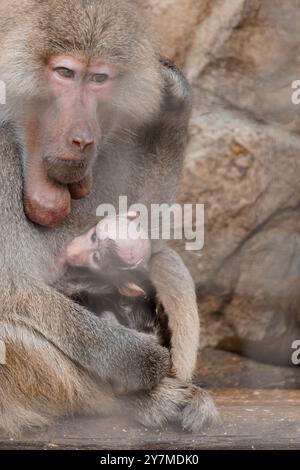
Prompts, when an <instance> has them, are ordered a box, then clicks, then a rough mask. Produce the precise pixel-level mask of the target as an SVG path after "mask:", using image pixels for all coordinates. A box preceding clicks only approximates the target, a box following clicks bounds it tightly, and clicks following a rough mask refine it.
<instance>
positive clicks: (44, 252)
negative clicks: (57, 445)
mask: <svg viewBox="0 0 300 470" xmlns="http://www.w3.org/2000/svg"><path fill="white" fill-rule="evenodd" d="M0 44H1V49H0V79H1V80H3V81H4V82H5V83H6V89H7V105H6V106H1V107H0V122H1V127H0V161H1V174H0V175H1V176H0V201H1V224H2V229H1V234H0V246H1V248H0V257H1V258H0V263H1V284H0V305H1V314H0V315H1V323H0V339H1V340H2V342H4V343H5V345H6V364H5V365H2V366H0V367H1V375H0V429H3V430H4V431H6V432H9V433H13V432H18V431H19V430H20V429H22V428H24V427H28V426H33V425H40V424H44V423H48V422H49V421H51V419H53V418H55V417H58V416H63V415H66V414H68V413H75V412H90V413H95V412H108V413H111V411H112V410H113V409H118V407H119V405H120V400H117V399H116V398H114V396H113V394H112V391H111V388H110V382H113V381H114V379H115V378H116V377H118V380H119V381H120V382H121V385H122V386H124V387H125V388H126V389H127V390H130V391H139V393H138V398H133V399H132V400H133V401H129V403H132V405H133V408H132V409H133V411H134V413H135V415H136V416H137V418H139V419H141V420H142V421H143V422H145V423H148V424H149V423H154V424H159V423H161V422H162V421H164V420H165V419H173V418H174V417H175V416H177V415H178V413H179V412H180V413H181V412H182V413H183V415H182V418H183V424H184V426H185V427H187V428H190V429H192V428H195V427H197V426H198V424H199V425H200V424H201V422H202V421H209V420H210V418H211V417H212V416H214V413H215V411H214V408H213V406H212V403H211V401H210V399H209V398H208V396H207V395H205V394H204V392H203V394H200V395H199V394H198V395H197V397H196V398H195V397H194V399H193V400H192V397H193V389H192V388H191V387H186V386H185V385H184V384H182V385H181V383H180V382H179V381H180V380H182V381H189V380H190V379H191V376H192V372H193V369H194V365H195V360H196V353H197V347H198V338H199V331H198V330H199V323H198V315H197V308H196V302H195V294H194V287H193V282H192V280H191V277H190V275H189V273H188V272H187V270H186V268H185V267H184V265H183V263H182V262H181V260H180V258H179V257H178V256H177V255H176V254H175V253H174V252H173V251H171V250H170V249H168V248H166V247H164V246H163V245H161V244H157V245H156V246H154V247H153V250H154V252H155V254H154V256H153V259H152V261H151V277H152V280H153V283H154V285H155V286H156V288H157V291H158V295H159V298H160V300H161V302H162V303H163V305H164V307H165V310H166V312H167V314H168V316H169V325H170V328H171V330H172V354H171V356H172V357H171V362H172V368H173V370H174V374H175V376H176V378H174V379H171V378H164V377H165V376H166V374H167V373H168V371H169V354H168V352H167V350H166V349H164V348H162V347H160V346H158V345H157V343H154V342H152V341H151V340H150V339H149V338H148V337H147V336H146V335H143V334H139V333H137V332H135V331H133V330H128V329H126V328H124V327H122V326H112V325H109V324H107V322H103V321H101V320H100V319H98V318H96V317H95V316H93V315H92V314H91V313H90V312H88V311H85V310H83V309H82V308H81V307H80V306H78V305H76V304H74V303H73V302H72V301H70V300H69V299H67V298H65V297H64V296H62V295H60V294H59V293H57V292H55V291H54V290H53V289H52V288H51V287H49V285H48V280H49V273H51V272H52V271H53V270H54V269H55V267H54V263H53V260H54V259H55V257H56V255H57V253H58V250H59V249H60V248H61V246H62V245H64V244H66V243H68V241H70V240H71V239H72V238H73V237H74V236H77V235H78V234H79V233H82V232H84V231H85V230H86V229H87V228H89V227H91V226H93V225H94V224H95V223H96V222H97V219H96V217H95V214H96V208H97V206H98V205H99V204H100V203H102V202H105V203H111V204H114V205H117V201H118V197H119V195H127V196H128V201H129V204H131V203H133V202H140V203H145V204H147V205H149V204H150V203H166V202H169V201H171V199H172V196H173V193H174V190H175V188H176V182H177V178H178V175H179V173H180V170H181V166H182V158H183V148H184V141H185V136H186V128H187V121H188V117H189V111H190V97H189V89H188V86H187V84H186V81H185V80H184V78H183V77H182V76H181V74H180V73H179V72H178V71H177V70H176V69H175V68H174V67H172V66H171V65H170V64H168V63H166V62H165V63H162V62H161V61H160V60H159V56H158V53H157V49H156V47H155V44H154V42H153V40H152V37H151V32H150V31H149V27H148V21H147V20H146V19H145V18H144V14H141V11H140V6H139V2H138V1H132V0H131V1H129V0H85V1H82V0H75V1H72V2H70V1H69V0H48V1H40V0H1V1H0ZM71 198H72V199H74V201H73V202H72V205H71ZM75 199H77V200H76V201H75ZM25 214H26V215H27V217H26V215H25ZM157 384H159V385H158V386H157V387H156V388H154V390H153V391H152V389H153V387H155V386H156V385H157ZM142 391H143V392H142ZM190 400H192V401H194V404H195V403H197V407H198V408H197V409H198V411H199V413H198V414H197V413H195V414H194V413H191V412H190V410H191V409H190V406H191V404H190V403H189V402H190ZM129 406H130V405H129ZM198 418H199V421H197V420H198Z"/></svg>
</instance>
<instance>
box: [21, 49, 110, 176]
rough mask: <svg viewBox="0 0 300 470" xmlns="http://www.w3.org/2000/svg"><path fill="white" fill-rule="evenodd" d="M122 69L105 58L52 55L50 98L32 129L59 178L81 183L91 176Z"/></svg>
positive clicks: (50, 173)
mask: <svg viewBox="0 0 300 470" xmlns="http://www.w3.org/2000/svg"><path fill="white" fill-rule="evenodd" d="M116 75H117V69H116V67H113V66H112V65H110V64H107V63H105V62H101V61H98V62H97V61H91V62H87V61H86V60H85V59H84V58H80V57H74V56H71V55H58V56H55V57H51V59H50V60H49V62H48V64H47V66H46V76H47V83H48V96H49V100H48V103H47V105H46V107H45V109H44V110H43V111H42V112H41V113H39V115H38V116H37V119H36V122H35V125H34V128H32V127H31V126H29V129H28V130H27V133H28V142H32V144H33V149H34V148H35V149H36V150H37V151H38V153H39V154H40V157H41V158H42V160H43V165H44V168H45V171H46V173H47V175H48V176H49V177H50V178H51V179H53V180H54V181H56V182H58V183H62V184H70V183H79V182H80V181H82V180H83V179H84V178H85V177H86V176H87V173H88V172H89V169H90V167H91V164H92V162H93V160H94V158H95V157H96V150H97V148H98V146H99V144H100V142H101V139H102V133H103V132H105V129H103V126H105V122H106V120H105V119H101V113H103V117H104V115H105V112H107V109H106V104H107V103H109V102H110V101H111V99H112V93H113V87H114V80H115V78H116ZM101 108H102V109H101ZM33 122H34V119H33ZM31 124H32V123H31Z"/></svg>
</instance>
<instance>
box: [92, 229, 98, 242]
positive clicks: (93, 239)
mask: <svg viewBox="0 0 300 470" xmlns="http://www.w3.org/2000/svg"><path fill="white" fill-rule="evenodd" d="M91 241H92V243H96V241H97V233H96V230H95V232H93V234H92V236H91Z"/></svg>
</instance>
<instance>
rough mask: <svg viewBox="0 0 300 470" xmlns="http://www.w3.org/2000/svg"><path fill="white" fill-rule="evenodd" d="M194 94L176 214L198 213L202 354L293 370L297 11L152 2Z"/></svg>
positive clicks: (271, 1) (299, 161)
mask: <svg viewBox="0 0 300 470" xmlns="http://www.w3.org/2000/svg"><path fill="white" fill-rule="evenodd" d="M147 1H148V4H150V6H151V8H152V10H153V12H154V17H155V20H156V25H157V28H158V31H159V32H160V37H161V39H162V43H163V46H162V49H163V51H164V53H167V54H168V55H170V56H171V57H172V58H173V59H175V61H177V62H178V63H179V65H181V66H182V67H183V68H184V70H185V73H186V74H187V76H188V77H189V79H190V81H191V83H192V84H193V87H194V90H195V98H194V113H193V118H192V121H191V127H190V138H189V144H188V149H187V158H186V166H185V171H184V175H183V181H182V185H181V192H180V200H181V201H182V202H188V203H190V202H194V203H205V247H204V250H203V251H202V252H201V253H197V252H187V251H185V250H184V247H183V244H177V245H176V246H177V248H178V250H179V251H180V252H181V253H182V255H183V258H184V259H185V261H186V263H187V264H188V266H189V268H190V269H191V272H192V274H193V276H194V279H195V282H196V284H197V288H198V294H199V306H200V314H201V318H202V345H203V346H205V345H211V346H215V345H218V346H221V347H224V348H227V349H230V350H234V351H238V352H243V353H245V354H248V355H251V356H255V357H259V358H261V359H263V360H265V361H269V362H285V363H289V362H290V357H291V351H292V350H291V344H292V341H293V340H294V339H300V331H299V330H300V328H299V321H300V314H299V300H300V299H299V297H300V295H299V291H300V289H299V285H300V222H299V211H300V191H299V183H300V136H299V133H300V119H299V117H300V105H298V106H296V105H294V104H292V101H291V96H292V88H291V85H292V82H293V81H294V80H297V79H298V80H299V79H300V63H299V62H300V30H299V24H300V1H299V0H287V1H285V2H282V1H280V0H202V1H198V2H193V1H192V0H159V1H158V0H147Z"/></svg>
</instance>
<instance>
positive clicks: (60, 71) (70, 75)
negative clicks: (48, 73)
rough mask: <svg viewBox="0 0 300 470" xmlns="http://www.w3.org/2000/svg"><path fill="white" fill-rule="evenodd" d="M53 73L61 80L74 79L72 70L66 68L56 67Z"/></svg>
mask: <svg viewBox="0 0 300 470" xmlns="http://www.w3.org/2000/svg"><path fill="white" fill-rule="evenodd" d="M54 71H55V72H57V73H58V75H60V76H61V77H63V78H74V77H75V72H74V70H71V69H67V68H66V67H56V68H55V69H54Z"/></svg>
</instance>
